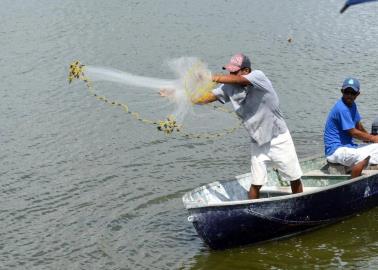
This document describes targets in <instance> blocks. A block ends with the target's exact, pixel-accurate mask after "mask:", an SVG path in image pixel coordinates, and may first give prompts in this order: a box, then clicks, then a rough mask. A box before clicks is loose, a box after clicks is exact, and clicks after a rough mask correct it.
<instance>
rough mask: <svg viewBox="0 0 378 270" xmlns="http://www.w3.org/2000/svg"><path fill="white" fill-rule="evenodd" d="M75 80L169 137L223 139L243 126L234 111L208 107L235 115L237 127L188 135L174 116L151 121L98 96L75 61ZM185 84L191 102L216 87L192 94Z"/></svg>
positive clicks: (71, 75) (71, 71) (72, 76)
mask: <svg viewBox="0 0 378 270" xmlns="http://www.w3.org/2000/svg"><path fill="white" fill-rule="evenodd" d="M194 70H195V69H194V68H192V69H190V70H189V71H188V73H187V76H193V75H194V76H196V74H194ZM198 79H199V80H204V78H201V76H199V78H198ZM73 80H81V81H83V82H84V83H85V85H86V87H87V90H88V92H89V93H90V94H91V96H93V97H95V98H96V99H97V100H99V101H102V102H104V103H105V104H108V105H109V106H112V107H119V108H121V109H123V110H124V111H125V112H126V113H127V114H129V115H130V116H131V117H132V118H134V119H135V120H137V121H140V122H142V123H144V124H148V125H153V126H155V127H156V129H157V130H159V131H162V132H164V133H165V134H167V135H168V134H172V133H174V132H175V133H178V134H180V135H181V136H184V137H186V138H191V139H195V138H197V139H201V138H203V139H214V138H221V137H224V136H226V135H227V134H231V133H233V132H235V131H236V130H237V129H238V128H239V127H240V126H241V124H242V122H241V121H240V120H239V119H238V118H237V116H236V114H235V113H234V112H233V111H230V110H228V109H226V108H222V107H219V106H215V105H208V106H210V107H211V108H213V109H215V110H217V111H221V112H225V113H230V114H232V115H234V116H235V117H236V118H237V125H235V126H234V127H231V128H225V129H222V130H221V131H217V132H201V133H188V132H185V130H184V129H183V125H181V124H179V123H178V122H177V121H176V119H175V117H174V116H173V115H168V116H167V117H166V119H165V120H150V119H147V118H144V117H142V116H141V114H140V113H139V112H136V111H132V110H130V108H129V106H128V105H127V104H126V103H122V102H118V101H116V100H110V99H109V98H107V97H106V96H103V95H99V94H97V93H96V91H95V89H94V87H93V83H92V81H91V80H90V79H89V78H88V77H87V76H86V75H85V65H83V64H82V63H80V62H79V61H74V62H72V63H71V64H70V66H69V74H68V82H69V83H72V81H73ZM184 84H185V92H186V95H187V97H188V98H189V99H190V100H191V99H192V98H196V97H198V96H200V95H202V94H204V93H206V91H208V89H210V88H212V87H214V86H215V85H216V84H215V83H213V82H207V83H203V84H202V86H200V87H198V88H197V89H196V91H195V92H194V93H191V92H190V91H188V89H189V85H188V84H190V81H189V80H187V79H185V80H184Z"/></svg>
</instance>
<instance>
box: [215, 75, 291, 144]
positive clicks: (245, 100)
mask: <svg viewBox="0 0 378 270" xmlns="http://www.w3.org/2000/svg"><path fill="white" fill-rule="evenodd" d="M244 77H245V78H246V79H247V80H249V81H250V82H251V85H248V86H241V85H236V84H222V85H220V86H219V87H218V88H216V89H214V90H213V93H214V95H216V97H217V98H218V100H219V101H220V102H222V103H226V102H230V101H231V103H232V106H233V107H234V110H235V112H236V114H237V115H238V116H239V117H240V118H241V119H242V120H243V124H244V126H245V128H246V129H247V131H248V133H249V135H250V136H251V138H252V141H253V142H255V143H257V144H258V145H263V144H265V143H268V142H270V141H271V140H272V138H274V137H276V136H278V135H279V134H283V133H285V132H286V131H287V130H288V129H287V126H286V123H285V120H284V119H283V117H282V113H281V111H280V109H279V100H278V96H277V93H276V91H274V89H273V86H272V83H271V82H270V80H269V79H268V78H267V77H266V76H265V74H264V73H263V72H262V71H260V70H253V71H252V72H251V73H249V74H247V75H244Z"/></svg>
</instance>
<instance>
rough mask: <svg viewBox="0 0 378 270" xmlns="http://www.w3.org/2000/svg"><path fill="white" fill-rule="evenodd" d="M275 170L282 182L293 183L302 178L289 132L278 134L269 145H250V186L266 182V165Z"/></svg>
mask: <svg viewBox="0 0 378 270" xmlns="http://www.w3.org/2000/svg"><path fill="white" fill-rule="evenodd" d="M268 164H269V165H272V166H273V167H274V168H275V169H277V170H278V171H279V173H280V175H281V176H282V178H283V180H286V181H294V180H297V179H300V178H301V176H302V174H303V173H302V170H301V166H300V165H299V161H298V157H297V153H296V152H295V147H294V143H293V140H292V138H291V135H290V132H289V131H287V132H285V133H284V134H280V135H278V136H277V137H275V138H273V139H272V140H271V141H270V143H266V144H263V145H261V146H259V145H257V144H256V143H252V157H251V173H252V184H253V185H258V186H259V185H263V184H265V183H266V182H267V181H268V173H267V165H268Z"/></svg>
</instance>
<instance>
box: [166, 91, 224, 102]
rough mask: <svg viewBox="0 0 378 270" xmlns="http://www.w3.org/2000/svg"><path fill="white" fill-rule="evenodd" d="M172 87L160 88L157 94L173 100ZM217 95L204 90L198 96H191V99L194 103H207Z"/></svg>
mask: <svg viewBox="0 0 378 270" xmlns="http://www.w3.org/2000/svg"><path fill="white" fill-rule="evenodd" d="M175 91H176V90H174V89H160V91H159V94H160V96H162V97H167V98H168V99H170V100H172V101H174V99H175ZM216 100H217V97H216V96H215V95H214V94H213V93H212V92H205V93H203V94H202V95H201V96H199V97H191V101H192V102H193V103H194V104H207V103H210V102H213V101H216Z"/></svg>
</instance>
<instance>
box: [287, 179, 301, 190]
mask: <svg viewBox="0 0 378 270" xmlns="http://www.w3.org/2000/svg"><path fill="white" fill-rule="evenodd" d="M290 186H291V191H292V192H293V193H301V192H303V185H302V181H301V179H297V180H294V181H290Z"/></svg>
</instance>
